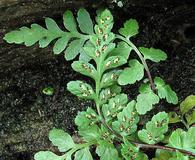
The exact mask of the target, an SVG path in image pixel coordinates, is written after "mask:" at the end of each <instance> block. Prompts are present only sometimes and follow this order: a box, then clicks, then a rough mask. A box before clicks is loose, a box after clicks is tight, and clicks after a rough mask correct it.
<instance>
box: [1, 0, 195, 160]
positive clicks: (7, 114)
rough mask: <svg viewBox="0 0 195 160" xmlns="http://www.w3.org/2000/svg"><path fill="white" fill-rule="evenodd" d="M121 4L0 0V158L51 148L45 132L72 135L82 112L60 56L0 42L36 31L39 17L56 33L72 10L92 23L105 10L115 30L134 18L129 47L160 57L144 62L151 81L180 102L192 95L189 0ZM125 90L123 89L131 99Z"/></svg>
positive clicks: (193, 14) (18, 159) (194, 74)
mask: <svg viewBox="0 0 195 160" xmlns="http://www.w3.org/2000/svg"><path fill="white" fill-rule="evenodd" d="M123 3H124V6H123V7H122V8H120V7H118V6H117V5H116V4H115V3H112V1H111V0H107V1H106V0H105V1H94V0H83V1H81V0H66V1H63V0H0V160H23V159H25V160H31V159H32V155H33V154H34V153H35V152H37V151H39V150H43V149H44V150H46V149H51V150H52V149H53V148H52V147H51V145H50V143H49V141H48V138H47V135H48V131H49V130H50V129H51V128H52V127H58V128H63V129H65V130H66V131H68V132H70V133H73V132H74V130H75V127H74V123H73V122H74V117H75V115H76V113H77V111H78V110H82V109H84V108H85V106H86V104H84V103H83V102H82V101H79V100H78V99H77V98H76V97H74V96H72V95H71V94H70V93H69V92H67V91H66V83H67V82H68V81H70V80H72V79H76V78H79V76H78V75H77V74H76V73H74V72H73V71H72V70H71V68H70V62H66V61H65V60H64V58H63V55H60V56H54V55H53V54H52V45H50V47H47V48H45V49H39V48H38V46H37V45H35V46H33V47H25V46H23V45H10V44H7V43H5V42H4V41H3V39H2V38H3V36H4V34H5V33H7V32H9V31H11V30H13V29H16V28H19V27H21V26H24V25H25V26H29V25H30V24H31V23H38V24H41V25H43V26H44V18H45V17H51V18H54V19H55V20H56V21H57V22H58V24H59V25H60V26H61V27H63V26H62V15H63V13H64V11H65V10H66V9H71V10H72V11H74V12H75V13H76V11H77V10H78V8H80V7H85V8H86V9H88V11H89V12H90V14H91V15H92V17H94V16H95V11H96V9H97V8H109V9H110V10H111V12H112V13H113V16H114V19H115V31H117V29H118V28H120V27H121V26H122V24H123V22H124V21H125V20H128V19H129V18H135V19H137V20H138V22H139V24H140V34H139V35H138V36H137V37H136V38H135V39H133V41H134V43H135V44H136V45H138V46H143V45H144V46H146V47H152V46H153V47H155V48H160V49H162V50H164V51H165V52H167V54H168V60H166V61H165V62H163V63H162V62H161V63H158V64H154V63H149V66H150V69H151V71H152V75H157V76H161V77H162V78H164V79H165V80H166V82H168V83H169V84H170V85H171V86H172V88H173V89H174V90H175V91H176V92H177V94H178V96H179V100H180V101H182V100H183V99H184V98H185V97H186V96H188V95H190V94H194V93H195V1H194V0H129V1H127V0H126V1H125V0H124V2H123ZM47 86H52V87H54V88H55V92H54V95H53V96H50V97H48V96H45V95H43V94H42V92H41V91H42V89H43V88H44V87H47ZM128 89H129V88H126V89H125V90H126V91H127V92H128V93H129V95H130V96H134V94H133V93H132V94H131V90H128ZM130 89H131V87H130ZM132 90H134V88H132ZM164 107H165V108H166V107H170V108H174V109H173V110H175V109H177V106H171V105H167V106H166V105H165V106H164Z"/></svg>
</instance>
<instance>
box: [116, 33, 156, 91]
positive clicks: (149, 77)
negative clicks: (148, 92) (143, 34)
mask: <svg viewBox="0 0 195 160" xmlns="http://www.w3.org/2000/svg"><path fill="white" fill-rule="evenodd" d="M116 38H118V39H120V40H123V41H124V42H126V43H127V44H128V45H129V46H131V48H132V49H133V50H134V51H135V52H136V53H137V55H138V57H139V58H140V60H141V62H142V64H143V66H144V68H145V70H146V73H147V76H148V79H149V81H150V85H151V88H152V90H153V91H155V85H154V82H153V79H152V76H151V73H150V70H149V68H148V65H147V63H146V61H145V59H144V57H143V56H142V54H141V52H140V51H139V50H138V48H137V47H136V46H135V45H134V44H133V43H132V42H131V41H130V40H129V39H127V38H124V37H123V36H120V35H116Z"/></svg>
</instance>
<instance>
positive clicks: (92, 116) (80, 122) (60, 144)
mask: <svg viewBox="0 0 195 160" xmlns="http://www.w3.org/2000/svg"><path fill="white" fill-rule="evenodd" d="M63 22H64V27H65V29H66V30H65V31H64V29H63V30H62V29H60V28H59V27H58V25H57V24H56V22H55V21H54V20H53V19H51V18H46V20H45V23H46V28H43V27H41V26H40V25H38V24H32V25H31V27H30V28H28V27H21V28H20V29H19V30H15V31H12V32H10V33H7V34H6V35H5V37H4V40H6V41H7V42H8V43H16V44H24V45H26V46H32V45H34V44H35V43H37V42H38V43H39V46H40V47H42V48H43V47H46V46H48V45H49V43H50V42H51V41H55V44H54V47H53V52H54V54H60V53H63V54H64V57H65V59H66V60H74V59H77V58H78V59H77V60H74V61H73V62H72V65H71V67H72V69H73V70H74V71H76V72H79V73H80V74H82V75H83V76H86V77H87V78H91V79H92V80H93V81H92V82H93V84H88V83H87V82H85V81H81V80H75V81H70V82H69V83H68V84H67V89H68V90H69V91H70V92H71V93H72V94H74V95H75V96H77V97H79V98H81V99H87V100H91V101H93V102H94V104H95V105H94V106H95V107H93V106H89V107H88V108H87V110H86V111H80V112H79V113H78V114H77V116H76V118H75V124H76V125H77V128H78V134H79V138H80V141H79V142H80V143H76V141H74V138H72V137H71V136H70V135H69V134H68V133H66V132H64V131H63V130H61V129H56V128H54V129H52V130H51V131H50V133H49V140H50V141H51V142H52V144H53V145H54V146H55V147H57V149H58V150H59V153H58V154H57V153H53V152H50V151H40V152H38V153H36V154H35V156H34V158H35V160H72V159H74V160H93V159H96V158H95V157H97V156H99V157H100V160H124V159H125V160H147V159H149V158H148V155H147V152H146V151H147V150H144V148H151V149H156V156H155V157H154V158H153V160H164V159H169V160H181V159H185V160H188V159H191V158H193V156H195V145H194V144H195V136H194V135H195V128H194V127H190V125H192V123H193V122H194V120H193V119H192V118H191V119H190V118H187V120H188V122H189V125H188V128H187V129H188V130H187V131H184V130H182V129H177V130H175V131H173V132H172V133H171V130H169V127H168V125H169V123H170V120H171V119H170V114H168V113H166V112H164V111H163V112H159V113H157V114H155V115H153V117H151V116H150V117H151V119H150V120H148V121H147V122H144V123H140V121H141V120H142V119H143V117H144V116H145V115H146V114H148V113H150V114H149V115H151V112H150V111H151V110H154V111H157V109H156V108H155V106H156V105H157V104H158V103H159V101H160V100H161V99H164V100H166V101H167V102H168V103H171V104H177V103H178V98H177V95H176V93H175V92H174V91H173V90H172V88H171V87H170V86H169V85H168V84H166V82H165V81H164V80H163V79H162V78H160V77H154V79H153V77H152V75H151V73H150V70H149V67H148V65H147V61H153V62H161V61H164V60H166V58H167V55H166V53H165V52H164V51H162V50H160V49H156V48H146V47H136V46H135V45H134V44H133V42H132V41H131V40H132V38H133V37H135V36H136V35H137V34H138V32H139V25H138V22H137V21H136V20H135V19H130V20H127V21H126V22H125V23H124V26H123V27H122V28H121V29H119V34H117V33H113V32H112V28H113V24H114V19H113V16H112V14H111V12H110V11H109V10H107V9H106V10H104V11H98V12H97V16H96V18H95V20H94V21H92V20H91V17H90V15H89V13H88V12H87V11H86V10H85V9H83V8H82V9H80V10H79V11H78V13H77V18H75V16H74V15H73V13H72V12H71V11H69V10H68V11H66V12H65V13H64V15H63ZM131 53H135V54H137V59H135V58H132V56H131ZM134 57H135V56H134ZM145 75H146V77H145ZM138 81H141V82H142V83H141V85H140V87H139V94H138V95H137V97H136V99H134V100H133V99H129V98H128V96H127V94H125V93H123V92H122V89H121V87H122V86H124V85H133V84H135V83H136V82H138ZM183 103H185V102H183ZM187 106H188V107H185V106H184V104H182V105H181V110H182V113H183V114H185V113H186V112H187V111H188V110H189V109H192V107H191V105H188V104H187ZM193 113H194V112H193ZM140 124H142V125H140ZM159 144H161V145H159ZM162 144H164V145H162ZM92 151H93V154H92V153H91V152H92ZM94 152H95V153H94ZM92 155H93V156H92Z"/></svg>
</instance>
